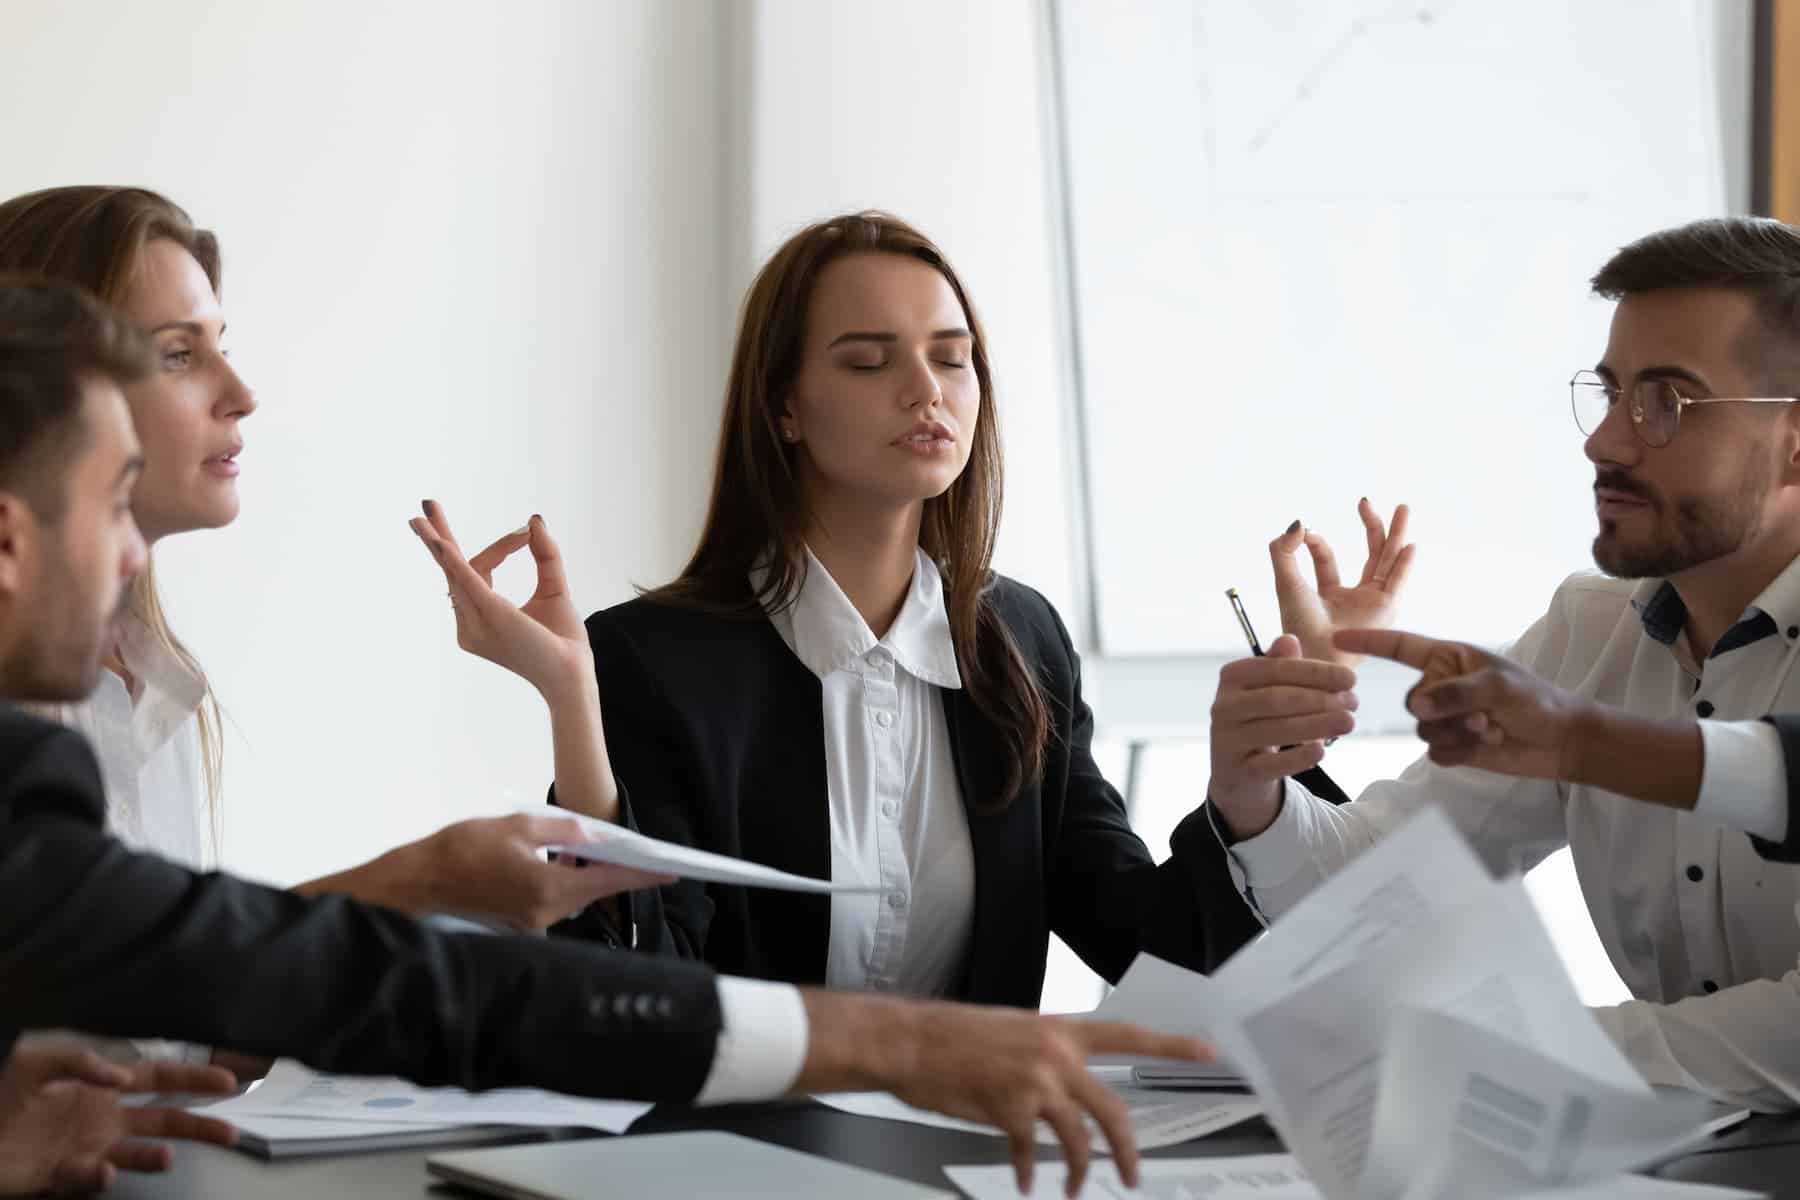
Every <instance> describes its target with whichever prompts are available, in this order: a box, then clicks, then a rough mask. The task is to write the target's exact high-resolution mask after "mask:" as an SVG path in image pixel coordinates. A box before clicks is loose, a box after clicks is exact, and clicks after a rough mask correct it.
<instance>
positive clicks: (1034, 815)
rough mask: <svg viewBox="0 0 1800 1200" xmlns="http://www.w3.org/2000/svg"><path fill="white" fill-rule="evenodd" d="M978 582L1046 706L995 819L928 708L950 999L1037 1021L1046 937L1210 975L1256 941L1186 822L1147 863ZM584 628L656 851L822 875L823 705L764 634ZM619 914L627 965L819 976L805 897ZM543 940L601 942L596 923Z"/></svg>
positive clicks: (982, 723) (1077, 717) (1119, 962)
mask: <svg viewBox="0 0 1800 1200" xmlns="http://www.w3.org/2000/svg"><path fill="white" fill-rule="evenodd" d="M992 587H993V592H992V596H993V600H994V603H995V604H996V605H997V606H998V610H999V613H1000V615H1001V617H1002V619H1003V620H1004V621H1005V622H1006V625H1007V627H1008V628H1009V629H1010V630H1011V631H1012V634H1013V636H1014V638H1016V639H1017V641H1018V643H1019V648H1020V649H1021V651H1023V653H1024V657H1025V661H1026V662H1027V663H1029V664H1030V665H1031V667H1032V668H1033V669H1034V670H1035V671H1036V673H1037V676H1038V679H1039V681H1040V683H1041V684H1042V686H1043V690H1044V694H1045V695H1046V696H1047V697H1048V699H1049V705H1050V712H1051V720H1052V736H1051V742H1050V746H1049V750H1048V755H1047V760H1046V769H1045V771H1044V775H1043V778H1042V779H1041V780H1039V781H1038V782H1036V783H1033V784H1031V785H1029V786H1028V787H1027V788H1026V789H1025V790H1024V792H1023V793H1022V794H1021V795H1019V796H1018V797H1017V798H1016V799H1014V800H1013V801H1012V803H1011V804H1010V805H1008V806H1007V807H1005V808H1004V809H999V810H996V809H995V808H994V801H995V800H996V798H997V797H998V794H999V789H1000V787H1001V785H1002V783H1003V781H1004V766H1003V763H1002V761H1001V757H1000V746H1001V742H1000V738H999V734H998V733H997V731H996V730H995V729H994V727H993V726H992V725H991V724H990V723H989V721H988V720H987V718H986V717H984V716H983V715H982V714H981V713H980V711H978V710H977V709H976V707H975V705H974V703H973V702H972V701H971V700H970V699H969V695H968V693H967V691H966V690H944V691H943V692H942V698H943V704H944V713H945V717H946V719H947V722H948V726H949V732H950V740H951V744H952V747H953V752H954V756H955V760H956V763H955V765H956V776H957V782H958V783H959V784H960V785H961V789H962V797H963V803H964V807H965V811H966V813H967V816H968V822H969V836H970V841H971V842H972V844H973V850H974V858H975V917H974V936H973V939H972V943H971V947H970V953H969V961H968V966H967V970H966V973H965V976H964V978H963V979H962V981H961V985H960V986H959V987H958V988H957V989H956V990H955V995H956V997H957V998H960V999H964V1000H971V1001H977V1002H981V1003H995V1004H1010V1005H1017V1006H1022V1007H1031V1008H1035V1007H1036V1006H1037V1004H1038V999H1039V995H1040V993H1041V992H1042V990H1043V980H1044V960H1045V955H1046V952H1047V949H1048V943H1049V936H1050V934H1051V933H1055V934H1057V935H1058V936H1060V937H1061V938H1063V940H1064V941H1066V942H1067V943H1068V944H1069V945H1070V947H1072V948H1073V949H1074V950H1075V952H1076V953H1077V954H1079V955H1080V956H1081V958H1082V959H1083V960H1084V961H1085V962H1086V963H1087V964H1088V965H1089V966H1090V967H1092V968H1093V969H1094V970H1095V971H1097V972H1099V973H1100V974H1101V975H1103V976H1105V977H1106V978H1107V979H1109V980H1113V981H1116V980H1117V979H1118V978H1119V976H1120V975H1121V974H1123V973H1124V971H1125V968H1126V967H1127V966H1129V965H1130V963H1131V960H1132V959H1133V958H1134V957H1135V956H1136V955H1137V953H1138V951H1140V950H1145V951H1148V952H1150V953H1152V954H1155V955H1157V956H1158V957H1161V958H1164V959H1168V960H1169V961H1171V962H1176V963H1181V964H1183V965H1186V966H1190V967H1194V968H1197V969H1200V970H1210V969H1211V968H1213V967H1214V966H1216V965H1217V964H1218V963H1219V962H1221V961H1222V960H1223V959H1225V958H1226V957H1227V956H1229V955H1230V954H1232V953H1233V952H1235V951H1236V950H1237V949H1238V948H1239V947H1240V946H1242V945H1243V944H1244V943H1245V942H1246V941H1248V940H1249V939H1250V938H1251V937H1252V936H1254V935H1255V934H1256V933H1257V932H1258V931H1259V930H1260V928H1261V926H1260V925H1259V924H1258V922H1257V920H1256V918H1255V917H1254V915H1252V914H1251V912H1250V911H1249V909H1248V908H1247V907H1246V905H1245V904H1244V902H1243V900H1242V899H1241V898H1240V897H1239V896H1238V893H1237V889H1236V888H1235V887H1234V886H1233V885H1232V882H1231V878H1230V875H1229V874H1228V872H1227V870H1226V866H1225V856H1224V852H1223V850H1222V849H1221V847H1220V846H1219V844H1218V839H1217V837H1216V836H1215V835H1214V833H1213V832H1212V829H1211V828H1210V825H1209V823H1208V821H1207V819H1206V814H1205V812H1204V810H1200V811H1197V812H1195V813H1194V814H1192V815H1190V816H1189V817H1188V818H1187V819H1186V820H1184V821H1183V822H1182V823H1181V825H1180V826H1179V827H1178V828H1177V829H1176V830H1175V834H1174V836H1173V838H1172V839H1171V849H1172V854H1171V856H1170V858H1169V860H1168V861H1167V862H1164V863H1161V864H1158V863H1156V862H1154V861H1153V860H1152V859H1151V857H1150V854H1149V852H1148V851H1147V850H1146V849H1145V848H1144V844H1143V842H1142V841H1141V840H1140V839H1139V838H1138V836H1137V835H1136V834H1135V833H1133V832H1132V830H1131V827H1130V824H1129V822H1128V821H1127V820H1126V815H1125V805H1124V803H1123V802H1122V801H1121V800H1120V798H1119V794H1118V793H1117V792H1116V791H1114V790H1113V788H1112V786H1111V785H1110V784H1108V783H1107V782H1106V780H1105V779H1104V778H1102V777H1101V774H1100V771H1099V769H1098V768H1097V767H1096V766H1095V765H1094V758H1093V754H1092V752H1091V742H1092V740H1093V727H1094V722H1093V714H1092V713H1091V712H1090V711H1089V710H1088V706H1087V704H1086V703H1085V702H1084V701H1083V700H1082V696H1081V663H1080V659H1079V658H1078V657H1077V655H1076V653H1075V649H1074V647H1073V645H1072V644H1071V643H1070V641H1069V635H1068V632H1067V631H1066V630H1065V629H1064V628H1063V624H1062V621H1061V620H1060V619H1059V618H1058V616H1057V614H1056V611H1055V609H1053V608H1052V607H1051V605H1050V603H1049V602H1048V601H1047V600H1045V599H1044V597H1043V596H1041V595H1040V594H1039V593H1037V592H1035V591H1033V590H1032V589H1031V588H1028V587H1026V586H1024V585H1022V584H1019V583H1016V582H1014V581H1012V580H1010V579H1007V578H1004V577H999V576H996V577H995V578H994V582H993V585H992ZM587 631H588V639H589V642H590V643H591V645H592V647H593V651H594V665H595V667H596V668H597V670H598V673H599V681H600V694H601V702H602V708H603V710H604V712H605V725H606V744H607V751H608V755H609V756H610V758H611V760H612V766H613V772H614V775H615V777H616V778H617V780H618V782H619V784H620V789H621V793H622V796H623V813H622V819H623V820H624V821H625V822H626V823H627V824H629V825H631V826H632V827H634V828H636V829H639V830H642V831H643V832H645V833H648V834H650V835H652V836H655V837H659V838H667V839H669V840H671V841H676V842H681V843H683V844H687V845H692V846H697V847H700V848H702V849H705V850H712V851H716V852H719V853H723V854H731V855H736V856H739V857H742V858H746V859H750V860H752V861H755V862H759V863H764V864H767V865H769V866H772V867H777V868H780V869H782V870H786V871H793V872H796V873H798V874H802V875H810V876H815V877H819V878H828V877H829V876H830V874H831V856H830V845H829V837H830V815H829V810H828V798H827V793H826V782H825V744H824V743H825V738H824V714H823V707H822V688H821V685H820V681H819V679H818V677H817V676H815V675H814V674H813V673H812V672H811V671H809V670H808V669H807V668H806V666H805V665H804V664H802V663H801V662H800V660H799V659H798V658H796V657H795V656H794V654H793V653H792V652H791V651H790V650H789V649H788V647H787V644H786V643H785V642H783V641H782V639H781V635H780V634H779V633H778V632H776V630H775V627H774V626H773V625H772V624H771V623H770V622H769V621H768V620H766V619H762V618H751V619H737V618H731V617H722V616H717V615H713V614H709V613H704V612H698V611H694V610H691V609H685V608H676V607H671V606H668V605H664V604H657V603H652V602H650V601H647V600H642V599H639V600H633V601H631V602H629V603H626V604H621V605H619V606H617V607H615V608H610V609H607V610H604V611H602V612H598V613H595V614H594V615H593V616H591V617H589V618H588V621H587ZM1313 783H1316V785H1317V786H1319V787H1320V788H1322V789H1329V790H1332V791H1335V790H1336V789H1335V787H1334V786H1333V785H1331V784H1330V783H1329V781H1327V780H1323V779H1319V780H1309V785H1310V784H1313ZM1201 786H1203V785H1202V781H1199V780H1196V781H1195V789H1196V791H1198V790H1199V789H1200V787H1201ZM551 800H552V802H554V801H555V790H554V788H553V789H552V791H551ZM629 909H630V912H629V917H630V919H631V920H632V921H633V923H634V925H635V936H636V938H637V944H638V946H639V948H640V949H644V950H649V951H652V952H656V953H661V954H673V955H679V956H682V957H688V958H700V959H704V960H706V961H707V962H709V963H711V964H712V965H713V966H715V967H717V968H718V969H719V970H721V971H725V972H728V973H731V974H737V975H750V976H756V977H761V978H766V979H779V980H786V981H789V982H793V983H808V984H816V983H820V982H822V981H823V979H824V977H825V957H826V949H827V943H828V938H829V930H830V904H829V900H828V898H826V897H824V896H816V895H803V894H798V893H793V892H778V891H769V890H763V889H747V888H741V887H730V886H721V885H712V884H703V883H695V882H688V881H683V882H679V883H675V884H671V885H670V886H667V887H664V888H662V889H660V891H659V892H654V893H642V892H641V893H637V894H636V895H634V896H633V897H632V899H631V902H630V905H629ZM558 932H563V933H572V934H576V935H582V936H588V937H594V938H600V939H604V940H607V941H613V940H615V939H616V938H617V936H618V933H617V930H616V929H615V928H614V927H613V926H612V924H611V922H610V921H609V920H608V918H607V916H606V914H604V913H603V912H601V911H600V910H599V909H598V908H596V909H590V910H589V911H588V912H587V913H584V914H583V915H581V916H580V917H577V918H575V919H574V920H572V921H570V922H566V923H564V924H563V925H562V926H559V927H558Z"/></svg>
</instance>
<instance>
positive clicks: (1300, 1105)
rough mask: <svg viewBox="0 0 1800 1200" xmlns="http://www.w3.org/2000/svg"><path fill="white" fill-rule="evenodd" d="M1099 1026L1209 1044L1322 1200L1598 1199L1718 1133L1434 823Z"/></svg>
mask: <svg viewBox="0 0 1800 1200" xmlns="http://www.w3.org/2000/svg"><path fill="white" fill-rule="evenodd" d="M1095 1015H1097V1016H1104V1017H1112V1018H1119V1019H1129V1020H1138V1021H1142V1022H1144V1023H1147V1024H1150V1025H1152V1026H1154V1027H1156V1028H1160V1029H1165V1030H1170V1031H1174V1032H1181V1033H1188V1034H1194V1035H1198V1036H1203V1037H1207V1038H1209V1039H1211V1040H1212V1041H1213V1042H1214V1044H1215V1045H1217V1046H1219V1048H1220V1050H1221V1052H1222V1054H1223V1056H1224V1058H1225V1059H1226V1060H1227V1061H1228V1062H1229V1063H1230V1064H1231V1065H1232V1066H1233V1067H1234V1068H1235V1069H1236V1070H1238V1071H1240V1072H1241V1073H1242V1074H1243V1076H1244V1078H1245V1079H1247V1080H1248V1081H1249V1083H1250V1085H1251V1086H1252V1088H1253V1089H1254V1091H1255V1093H1256V1096H1257V1098H1258V1099H1259V1100H1261V1101H1262V1103H1263V1105H1264V1107H1265V1108H1266V1109H1267V1112H1268V1117H1269V1120H1270V1122H1271V1123H1272V1124H1273V1125H1274V1126H1275V1127H1276V1129H1277V1130H1278V1131H1279V1132H1280V1133H1281V1136H1282V1139H1283V1141H1284V1142H1285V1143H1286V1144H1287V1146H1288V1148H1289V1149H1290V1150H1291V1151H1292V1152H1293V1156H1294V1159H1295V1160H1297V1163H1298V1165H1299V1166H1300V1167H1303V1168H1304V1170H1305V1175H1306V1177H1307V1178H1308V1179H1309V1180H1310V1185H1311V1186H1313V1187H1316V1188H1317V1189H1318V1191H1319V1192H1320V1193H1322V1194H1323V1195H1324V1196H1326V1197H1330V1198H1331V1200H1390V1198H1391V1200H1401V1198H1402V1197H1404V1198H1405V1200H1426V1198H1429V1197H1456V1198H1458V1200H1483V1198H1485V1197H1503V1196H1504V1197H1509V1196H1525V1195H1538V1194H1540V1193H1545V1192H1547V1191H1548V1190H1550V1189H1566V1188H1571V1187H1582V1186H1587V1185H1593V1186H1594V1187H1598V1188H1602V1191H1604V1188H1605V1187H1609V1186H1611V1184H1610V1183H1609V1182H1608V1181H1609V1180H1612V1179H1615V1178H1616V1177H1618V1176H1619V1174H1620V1173H1621V1172H1624V1171H1628V1170H1630V1169H1631V1168H1632V1167H1634V1166H1640V1165H1643V1164H1645V1163H1649V1162H1652V1161H1655V1160H1657V1159H1659V1158H1661V1157H1663V1156H1665V1155H1667V1154H1668V1153H1669V1152H1670V1151H1671V1150H1673V1149H1676V1148H1678V1147H1681V1146H1683V1145H1685V1144H1687V1142H1688V1140H1689V1139H1690V1138H1691V1137H1692V1136H1693V1135H1694V1133H1695V1131H1696V1130H1698V1129H1699V1128H1700V1127H1701V1126H1702V1125H1703V1124H1704V1123H1705V1122H1706V1120H1707V1118H1708V1116H1709V1115H1711V1114H1709V1112H1708V1106H1707V1104H1706V1102H1705V1101H1704V1100H1702V1099H1701V1098H1699V1097H1697V1096H1686V1095H1674V1096H1671V1095H1658V1094H1657V1093H1655V1092H1653V1091H1652V1089H1651V1088H1650V1087H1649V1085H1648V1084H1646V1083H1645V1082H1644V1080H1643V1078H1642V1077H1641V1076H1640V1075H1639V1074H1638V1073H1637V1071H1636V1070H1635V1069H1633V1068H1632V1066H1631V1065H1630V1063H1629V1062H1627V1061H1626V1059H1625V1057H1624V1056H1623V1055H1622V1054H1621V1053H1620V1052H1619V1050H1618V1048H1617V1047H1616V1046H1614V1045H1613V1042H1612V1040H1611V1039H1610V1038H1608V1037H1607V1035H1606V1034H1605V1032H1604V1031H1603V1030H1602V1029H1601V1028H1600V1026H1599V1025H1598V1024H1597V1023H1596V1022H1595V1021H1594V1019H1593V1017H1592V1016H1591V1015H1590V1014H1589V1012H1588V1010H1587V1009H1586V1008H1585V1007H1584V1006H1583V1005H1582V1003H1581V1001H1580V999H1579V998H1578V997H1577V995H1576V993H1575V989H1574V986H1573V985H1572V984H1571V983H1570V981H1569V979H1568V976H1567V974H1566V973H1565V971H1564V969H1563V967H1562V963H1561V961H1560V960H1559V959H1558V957H1557V954H1556V950H1555V948H1554V946H1553V945H1552V944H1551V941H1550V937H1549V935H1548V934H1547V933H1546V932H1545V930H1544V928H1543V926H1542V925H1541V924H1540V923H1539V921H1538V918H1537V914H1536V911H1535V909H1534V908H1533V907H1532V904H1531V902H1530V900H1529V899H1528V898H1527V896H1526V894H1525V890H1524V887H1523V885H1522V883H1520V881H1518V880H1516V879H1513V880H1508V881H1504V882H1496V881H1495V880H1494V879H1492V878H1491V877H1490V876H1489V875H1488V874H1487V872H1486V871H1485V870H1484V869H1483V868H1482V866H1481V864H1480V862H1479V861H1478V860H1477V859H1476V858H1475V856H1474V854H1473V852H1472V851H1470V849H1469V848H1468V846H1467V844H1466V843H1465V842H1464V841H1463V839H1462V838H1461V837H1460V836H1459V835H1458V834H1457V833H1456V831H1455V829H1454V827H1453V826H1452V825H1451V824H1450V821H1449V820H1448V818H1446V817H1445V816H1444V815H1443V814H1442V813H1441V812H1439V811H1437V810H1435V809H1430V810H1427V811H1425V812H1423V813H1421V814H1420V815H1419V816H1418V817H1417V818H1415V819H1414V820H1413V821H1412V822H1411V823H1409V824H1408V825H1407V826H1406V827H1405V828H1404V829H1401V830H1399V831H1397V832H1396V833H1395V834H1393V835H1392V836H1390V837H1388V838H1386V839H1384V840H1383V841H1382V842H1381V843H1380V844H1378V845H1377V846H1376V847H1375V848H1373V849H1371V850H1370V851H1368V852H1367V853H1365V854H1364V855H1363V856H1362V857H1361V858H1359V859H1358V860H1356V861H1355V862H1353V863H1351V864H1350V865H1349V866H1348V867H1346V868H1345V869H1344V870H1342V871H1340V872H1339V873H1338V874H1337V875H1335V876H1334V877H1333V878H1331V879H1330V880H1328V881H1327V882H1326V883H1325V884H1324V885H1322V886H1321V887H1320V888H1319V889H1318V890H1317V891H1316V892H1314V893H1313V894H1312V895H1311V896H1309V897H1308V898H1307V899H1306V900H1305V901H1304V902H1303V903H1301V904H1300V905H1298V906H1297V907H1295V908H1294V909H1293V910H1292V911H1291V912H1290V913H1288V914H1287V915H1286V916H1284V917H1283V918H1282V919H1281V920H1280V921H1279V922H1278V923H1277V924H1276V925H1275V927H1274V928H1273V929H1272V930H1271V931H1270V932H1269V934H1268V935H1267V936H1266V937H1264V938H1262V939H1260V940H1259V941H1257V942H1256V943H1254V944H1252V945H1251V946H1249V947H1247V948H1245V949H1244V950H1243V951H1242V952H1240V953H1239V954H1238V955H1237V957H1236V958H1234V959H1232V960H1231V961H1230V962H1229V963H1227V964H1226V965H1225V967H1223V968H1222V969H1221V970H1220V971H1219V972H1217V973H1216V974H1215V975H1214V976H1213V977H1212V978H1211V979H1206V978H1204V977H1202V976H1200V975H1197V974H1194V973H1193V972H1189V971H1184V970H1182V969H1181V968H1179V967H1174V966H1171V965H1169V964H1167V963H1161V962H1156V961H1155V960H1149V961H1148V963H1146V961H1145V960H1142V959H1140V961H1139V962H1138V963H1136V964H1134V965H1133V968H1132V970H1131V972H1129V973H1128V974H1127V975H1126V977H1125V979H1123V980H1122V981H1121V983H1120V986H1119V988H1118V989H1117V990H1116V991H1115V992H1114V993H1113V995H1112V996H1111V997H1109V998H1108V1001H1107V1003H1106V1004H1104V1005H1102V1006H1101V1008H1100V1009H1098V1010H1096V1014H1095ZM1215 1165H1216V1164H1215ZM959 1182H960V1180H959ZM1639 1182H1641V1181H1637V1180H1634V1181H1633V1185H1634V1186H1635V1185H1636V1184H1637V1183H1639ZM1283 1186H1285V1184H1284V1185H1283ZM1646 1186H1648V1185H1647V1184H1646ZM1095 1194H1096V1195H1105V1194H1107V1193H1105V1192H1096V1193H1095ZM1204 1194H1208V1195H1211V1194H1212V1193H1210V1192H1209V1193H1204ZM1220 1194H1221V1195H1223V1194H1225V1193H1220Z"/></svg>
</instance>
